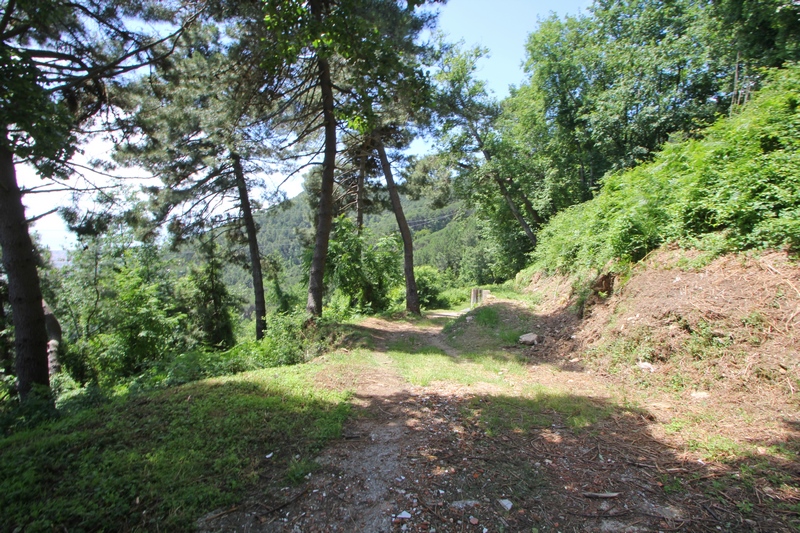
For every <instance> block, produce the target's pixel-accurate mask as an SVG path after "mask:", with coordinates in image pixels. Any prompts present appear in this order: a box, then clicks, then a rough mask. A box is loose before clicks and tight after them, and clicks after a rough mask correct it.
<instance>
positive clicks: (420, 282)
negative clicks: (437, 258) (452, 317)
mask: <svg viewBox="0 0 800 533" xmlns="http://www.w3.org/2000/svg"><path fill="white" fill-rule="evenodd" d="M414 278H415V279H416V281H417V294H418V295H419V304H420V306H421V307H423V308H425V309H435V308H437V307H446V306H447V302H446V301H442V299H441V295H442V291H444V283H443V280H442V275H441V274H440V273H439V271H438V270H437V269H436V268H434V267H432V266H428V265H422V266H418V267H414Z"/></svg>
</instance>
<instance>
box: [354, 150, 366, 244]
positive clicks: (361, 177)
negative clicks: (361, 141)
mask: <svg viewBox="0 0 800 533" xmlns="http://www.w3.org/2000/svg"><path fill="white" fill-rule="evenodd" d="M359 159H360V161H359V164H358V183H356V230H358V233H359V235H360V234H361V232H362V231H363V229H364V185H365V182H366V175H367V154H366V153H363V154H361V157H360V158H359Z"/></svg>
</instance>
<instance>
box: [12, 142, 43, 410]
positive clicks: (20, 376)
mask: <svg viewBox="0 0 800 533" xmlns="http://www.w3.org/2000/svg"><path fill="white" fill-rule="evenodd" d="M0 247H2V250H3V266H4V267H5V270H6V275H7V276H8V299H9V301H10V302H11V311H12V314H13V320H14V345H15V348H16V368H15V371H16V374H17V391H18V392H19V395H20V397H21V398H22V399H23V400H24V399H25V398H26V397H27V396H28V394H29V393H30V391H31V388H32V387H33V386H34V385H35V384H38V385H43V386H45V387H49V386H50V377H49V375H48V371H47V330H46V329H45V324H44V309H43V308H42V289H41V285H40V283H39V271H38V270H37V267H36V255H35V254H34V250H33V242H32V241H31V237H30V235H29V234H28V224H27V222H26V220H25V208H24V207H23V205H22V193H21V192H20V190H19V186H18V185H17V175H16V170H15V169H14V154H13V153H12V152H11V151H10V150H8V148H6V147H4V146H0Z"/></svg>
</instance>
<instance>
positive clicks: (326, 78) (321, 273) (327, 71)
mask: <svg viewBox="0 0 800 533" xmlns="http://www.w3.org/2000/svg"><path fill="white" fill-rule="evenodd" d="M311 9H312V11H313V12H316V13H318V10H319V9H320V7H319V2H317V1H313V0H312V2H311ZM318 65H319V85H320V91H321V93H322V117H323V120H324V121H325V156H324V158H323V160H322V184H321V186H320V191H319V207H318V211H317V230H316V235H315V237H314V255H313V256H312V257H311V268H310V270H309V273H308V301H307V303H306V311H308V312H309V314H311V315H312V316H322V295H323V292H324V290H325V282H324V279H325V262H326V261H327V259H328V243H329V241H330V237H331V224H332V222H333V178H334V168H335V165H336V117H335V116H334V114H333V106H334V103H333V83H332V82H331V68H330V65H329V63H328V60H327V59H325V58H323V57H320V58H319V60H318Z"/></svg>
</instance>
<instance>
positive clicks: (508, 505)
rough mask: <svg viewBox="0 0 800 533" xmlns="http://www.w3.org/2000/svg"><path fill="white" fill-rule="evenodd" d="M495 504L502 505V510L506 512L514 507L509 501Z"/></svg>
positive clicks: (498, 501) (500, 501) (499, 501)
mask: <svg viewBox="0 0 800 533" xmlns="http://www.w3.org/2000/svg"><path fill="white" fill-rule="evenodd" d="M497 503H499V504H500V505H502V506H503V509H505V510H506V511H510V510H511V508H512V507H514V504H513V503H511V501H509V500H497Z"/></svg>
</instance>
